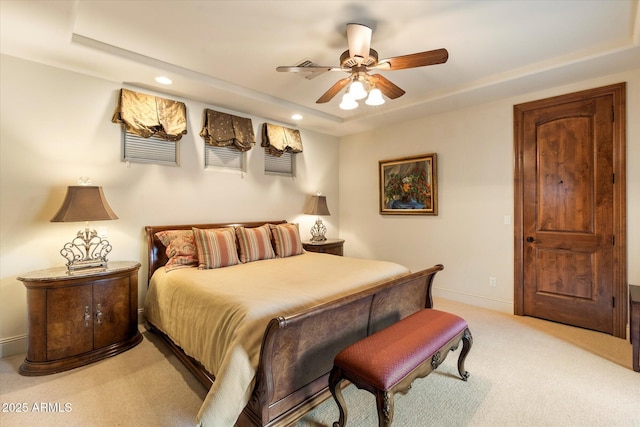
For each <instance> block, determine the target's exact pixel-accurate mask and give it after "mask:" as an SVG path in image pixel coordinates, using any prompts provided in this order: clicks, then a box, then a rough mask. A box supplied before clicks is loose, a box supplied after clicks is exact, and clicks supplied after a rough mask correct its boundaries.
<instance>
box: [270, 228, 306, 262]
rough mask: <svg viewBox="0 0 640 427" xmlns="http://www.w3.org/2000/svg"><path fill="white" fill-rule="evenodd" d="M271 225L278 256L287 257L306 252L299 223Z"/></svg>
mask: <svg viewBox="0 0 640 427" xmlns="http://www.w3.org/2000/svg"><path fill="white" fill-rule="evenodd" d="M269 226H270V227H271V234H272V235H273V243H274V245H275V248H276V255H277V256H278V257H280V258H286V257H289V256H293V255H300V254H301V253H303V252H304V250H303V248H302V242H301V241H300V231H299V230H298V224H276V225H274V224H269Z"/></svg>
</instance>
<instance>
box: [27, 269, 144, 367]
mask: <svg viewBox="0 0 640 427" xmlns="http://www.w3.org/2000/svg"><path fill="white" fill-rule="evenodd" d="M139 268H140V264H139V263H137V262H130V261H116V262H109V263H108V265H107V267H106V268H101V269H93V270H86V271H78V272H74V273H69V272H68V270H67V268H66V267H59V268H50V269H47V270H39V271H34V272H31V273H27V274H24V275H22V276H21V277H18V280H20V281H22V282H23V283H24V285H25V286H26V288H27V315H28V318H27V357H26V358H25V360H24V363H23V364H22V366H20V374H22V375H27V376H34V375H47V374H53V373H56V372H61V371H66V370H69V369H72V368H77V367H79V366H83V365H86V364H88V363H93V362H96V361H98V360H101V359H104V358H107V357H110V356H114V355H116V354H118V353H121V352H123V351H125V350H128V349H130V348H132V347H134V346H136V345H137V344H138V343H139V342H140V341H142V335H141V334H140V331H139V330H138V269H139Z"/></svg>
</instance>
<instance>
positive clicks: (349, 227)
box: [340, 70, 640, 313]
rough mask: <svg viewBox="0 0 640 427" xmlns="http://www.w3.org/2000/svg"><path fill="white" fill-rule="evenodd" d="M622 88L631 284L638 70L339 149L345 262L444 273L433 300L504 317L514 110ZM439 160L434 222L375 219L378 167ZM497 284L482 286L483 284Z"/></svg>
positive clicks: (387, 131) (639, 145) (638, 201)
mask: <svg viewBox="0 0 640 427" xmlns="http://www.w3.org/2000/svg"><path fill="white" fill-rule="evenodd" d="M623 81H626V82H627V207H628V209H627V211H628V212H627V213H628V224H627V225H628V245H627V247H628V281H629V283H640V262H639V260H640V220H639V219H638V218H640V70H633V71H629V72H627V73H623V74H618V75H612V76H606V77H603V78H600V79H597V80H592V81H586V82H579V83H576V84H573V85H569V86H565V87H559V88H553V89H549V90H545V91H540V92H535V93H529V94H527V95H524V96H519V97H515V98H509V99H504V100H499V101H497V102H491V103H488V104H483V105H478V106H474V107H470V108H463V109H458V110H456V111H451V112H447V113H442V114H438V115H433V116H429V117H424V118H422V119H419V120H413V121H408V122H405V123H399V124H396V125H394V126H388V127H385V128H383V129H378V130H376V131H374V132H368V133H363V134H358V135H353V136H350V137H347V138H343V139H342V140H341V142H340V232H341V237H342V238H344V239H346V245H345V254H346V255H350V256H358V257H367V258H380V259H387V260H392V261H396V262H399V263H402V264H405V265H407V266H408V267H409V268H411V269H412V270H416V269H419V268H423V267H427V266H430V265H433V264H436V263H442V264H444V266H445V269H444V271H443V272H441V273H438V276H437V277H436V280H435V295H439V296H443V297H446V298H450V299H454V300H459V301H463V302H467V303H471V304H475V305H480V306H485V307H489V308H494V309H498V310H502V311H505V312H508V313H512V312H513V274H514V273H513V256H514V250H513V246H514V244H513V225H506V224H505V216H511V218H512V219H513V165H514V159H513V106H514V105H515V104H519V103H523V102H528V101H533V100H536V99H541V98H546V97H549V96H554V95H560V94H565V93H570V92H575V91H578V90H583V89H589V88H593V87H599V86H604V85H608V84H613V83H619V82H623ZM432 152H435V153H437V155H438V188H439V215H438V216H415V217H410V216H387V215H379V214H378V189H377V188H378V161H379V160H383V159H393V158H399V157H404V156H412V155H417V154H424V153H432ZM491 276H493V277H496V279H497V286H496V287H495V288H494V287H490V286H489V278H490V277H491Z"/></svg>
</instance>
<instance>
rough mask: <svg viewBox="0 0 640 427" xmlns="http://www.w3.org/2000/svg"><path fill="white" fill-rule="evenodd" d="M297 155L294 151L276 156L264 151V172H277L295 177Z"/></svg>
mask: <svg viewBox="0 0 640 427" xmlns="http://www.w3.org/2000/svg"><path fill="white" fill-rule="evenodd" d="M295 163H296V162H295V155H294V153H286V152H285V153H282V156H280V157H276V156H273V155H271V154H269V153H268V152H267V150H265V151H264V172H265V174H275V175H284V176H292V177H295V176H296V173H295Z"/></svg>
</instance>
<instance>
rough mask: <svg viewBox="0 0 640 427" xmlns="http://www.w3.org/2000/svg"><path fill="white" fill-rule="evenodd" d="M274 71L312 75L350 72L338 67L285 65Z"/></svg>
mask: <svg viewBox="0 0 640 427" xmlns="http://www.w3.org/2000/svg"><path fill="white" fill-rule="evenodd" d="M276 71H280V72H285V73H302V72H305V71H308V72H310V73H312V72H317V71H351V70H350V69H348V68H347V69H344V68H340V67H329V66H324V65H308V66H304V67H297V66H291V67H289V66H286V65H282V66H280V67H277V68H276Z"/></svg>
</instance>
